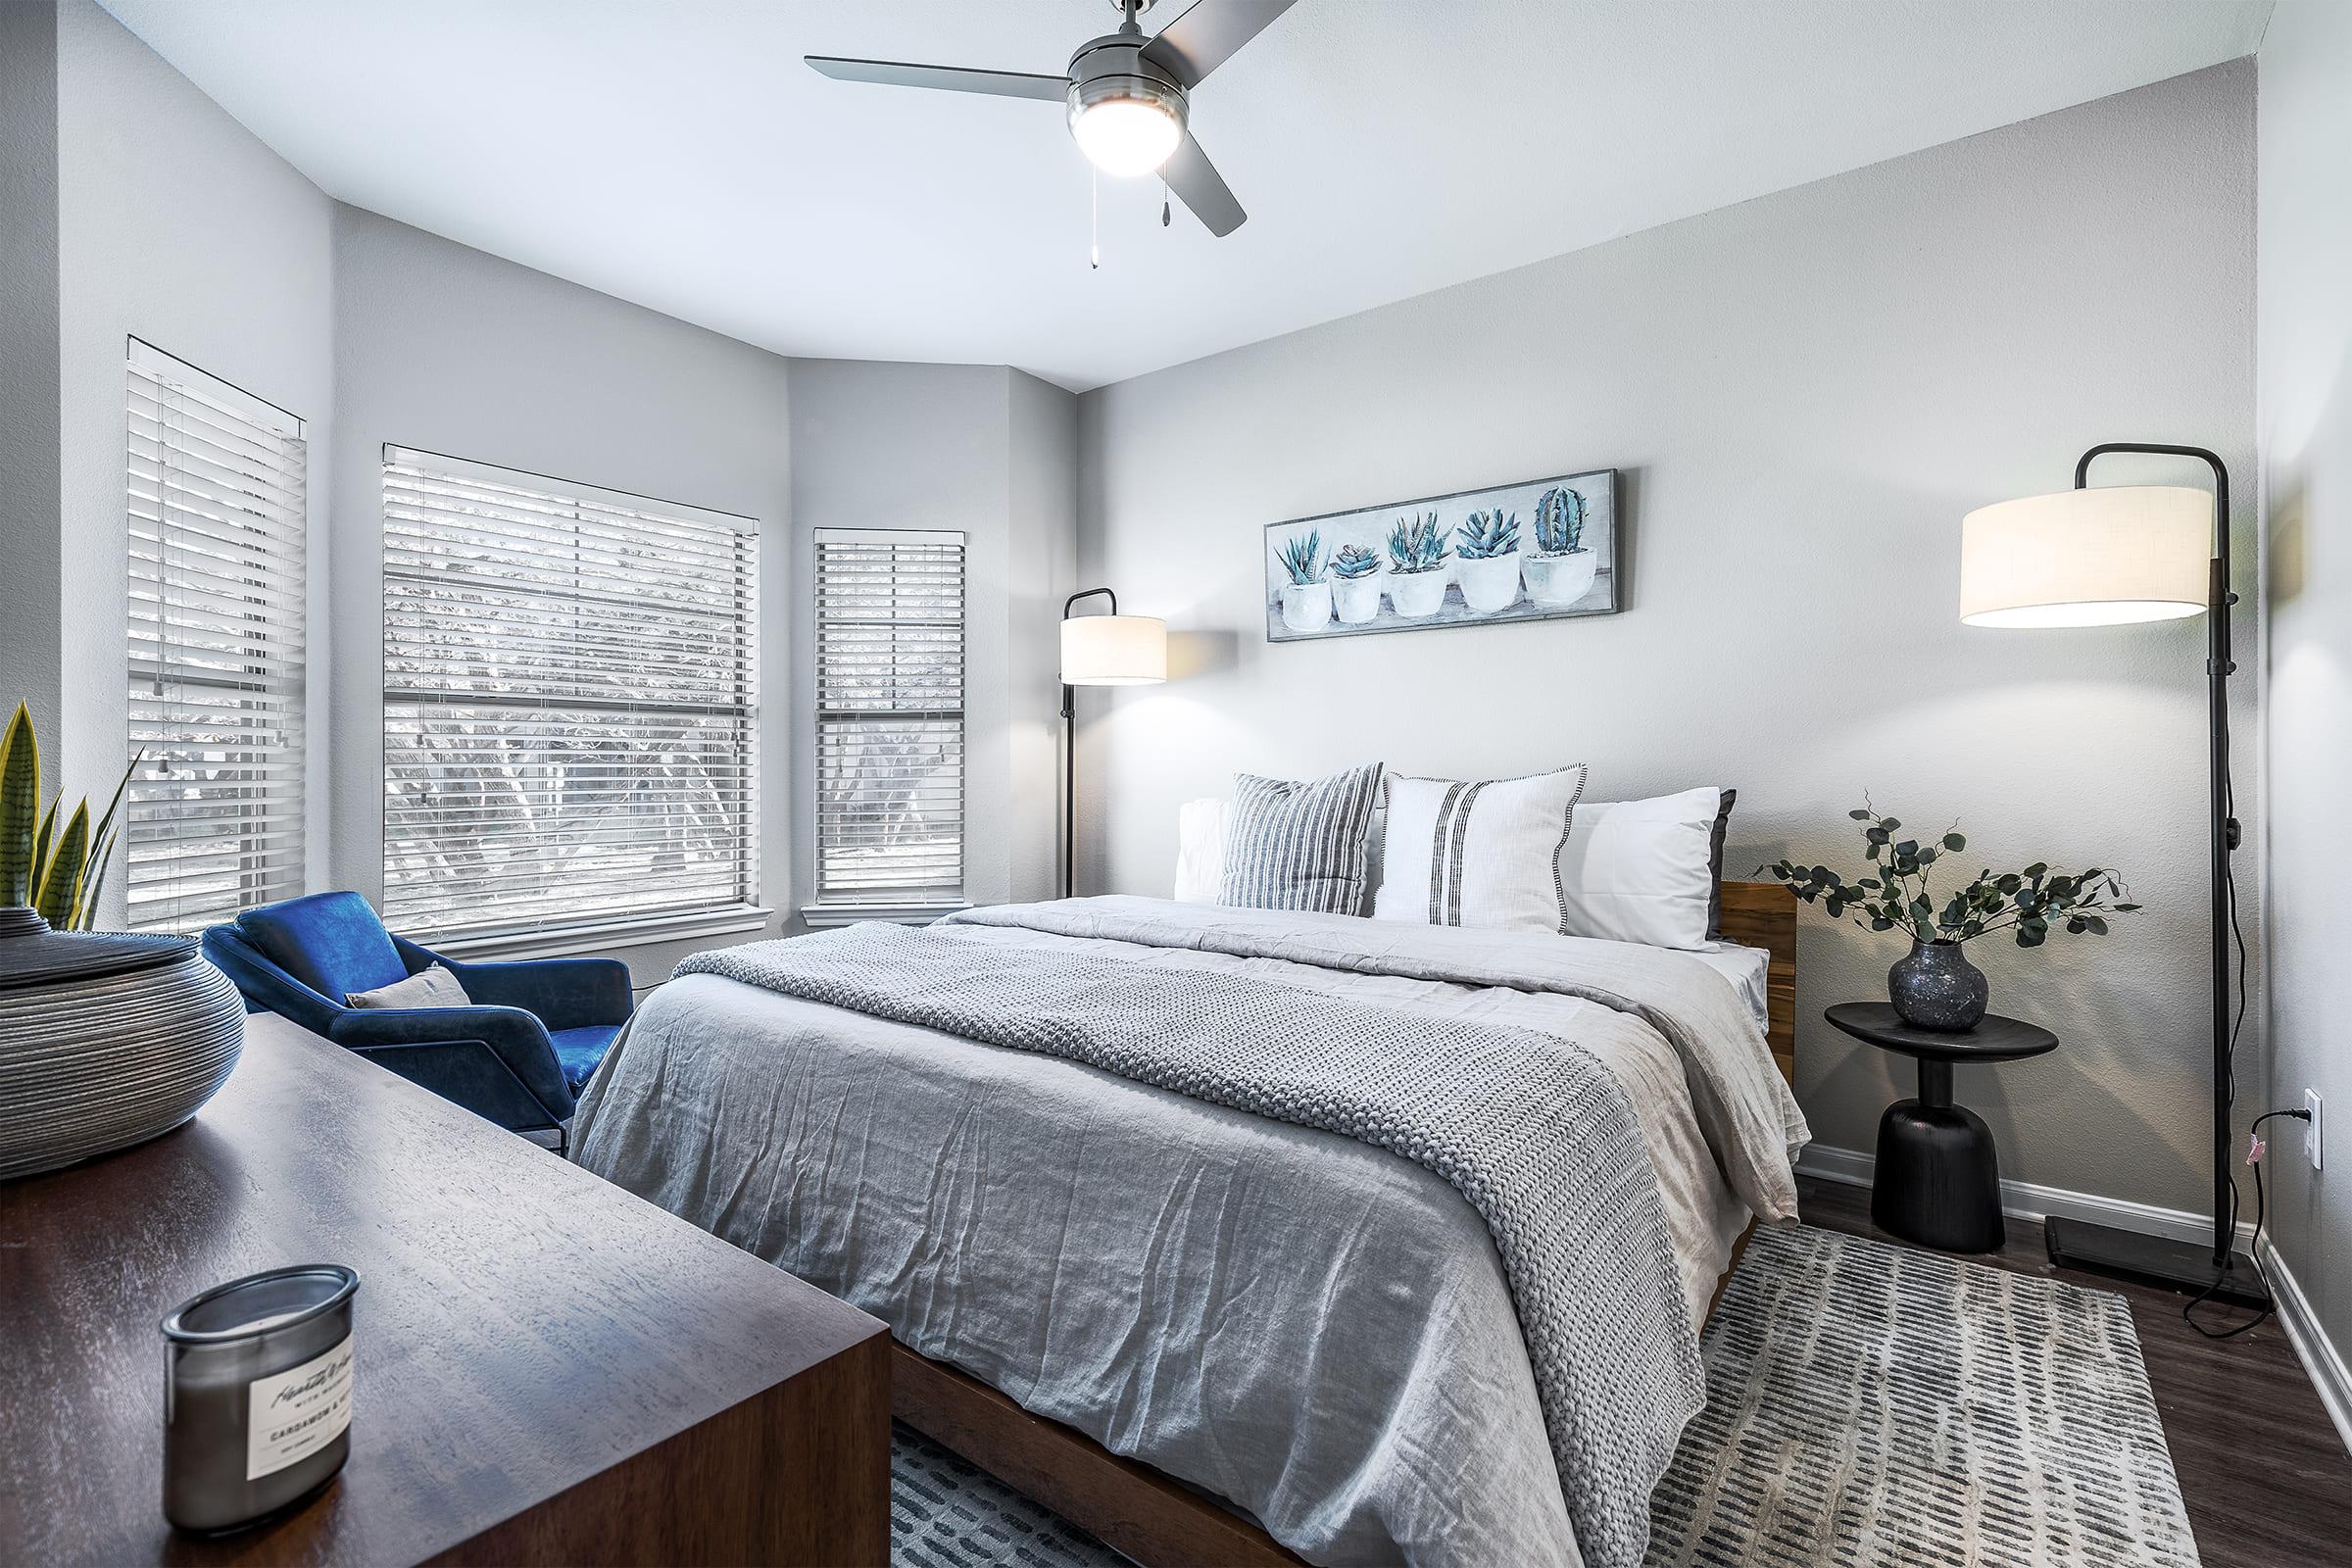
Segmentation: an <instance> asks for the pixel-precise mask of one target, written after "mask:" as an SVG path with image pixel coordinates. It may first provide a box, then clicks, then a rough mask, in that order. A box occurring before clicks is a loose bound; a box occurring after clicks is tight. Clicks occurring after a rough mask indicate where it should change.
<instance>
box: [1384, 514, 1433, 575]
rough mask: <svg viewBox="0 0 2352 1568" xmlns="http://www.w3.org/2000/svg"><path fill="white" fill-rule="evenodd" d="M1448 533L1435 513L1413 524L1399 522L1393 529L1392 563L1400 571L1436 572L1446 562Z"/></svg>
mask: <svg viewBox="0 0 2352 1568" xmlns="http://www.w3.org/2000/svg"><path fill="white" fill-rule="evenodd" d="M1445 563H1446V530H1445V529H1443V528H1441V527H1439V526H1438V515H1437V514H1436V513H1434V512H1432V513H1428V514H1425V515H1418V516H1415V517H1414V518H1413V519H1412V520H1411V521H1410V522H1407V521H1406V520H1405V519H1404V518H1402V517H1399V518H1397V526H1395V527H1394V528H1391V529H1390V530H1389V564H1391V565H1393V566H1395V567H1396V568H1397V570H1398V571H1434V570H1436V569H1437V568H1438V567H1439V566H1441V565H1443V564H1445Z"/></svg>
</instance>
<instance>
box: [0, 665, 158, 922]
mask: <svg viewBox="0 0 2352 1568" xmlns="http://www.w3.org/2000/svg"><path fill="white" fill-rule="evenodd" d="M137 766H138V760H137V759H135V758H134V759H132V760H131V764H130V767H126V768H124V769H123V782H122V783H120V784H117V785H116V786H115V798H114V800H113V801H111V802H109V803H108V805H107V808H106V814H105V815H104V816H102V817H100V818H99V819H98V824H97V826H95V827H92V826H91V825H90V803H89V802H88V801H87V800H86V799H85V800H82V801H80V802H79V803H77V804H76V805H75V806H74V808H73V811H72V812H71V813H69V814H68V815H67V817H66V824H65V827H64V828H63V829H62V830H61V829H60V828H59V827H58V824H57V815H58V809H59V808H60V807H62V806H63V805H65V796H64V793H63V792H62V791H61V792H60V793H59V795H58V798H57V799H55V800H53V801H51V802H50V803H49V808H48V809H47V810H42V809H40V803H41V746H40V742H39V740H38V739H37V738H36V737H35V736H34V735H33V732H32V714H31V712H30V711H27V710H26V709H25V705H24V704H23V703H19V704H18V705H17V711H16V716H15V717H13V718H11V719H10V720H9V721H8V729H7V731H6V732H5V733H0V907H19V908H23V907H30V908H32V909H33V910H35V911H36V912H37V913H39V915H40V916H41V918H42V919H44V920H46V921H48V922H49V923H50V925H52V926H54V927H56V928H57V929H58V930H60V931H87V930H88V929H89V928H90V926H91V923H92V922H93V921H95V920H96V919H97V916H98V895H99V894H100V892H101V891H103V889H104V888H105V885H106V867H107V864H108V862H109V860H110V859H111V858H113V855H114V848H115V840H116V838H117V836H118V835H119V834H120V832H121V829H120V828H118V827H117V826H116V823H115V813H116V812H117V811H118V810H120V809H122V806H123V790H124V789H125V788H127V787H128V786H129V784H130V775H131V771H132V769H133V768H136V767H137Z"/></svg>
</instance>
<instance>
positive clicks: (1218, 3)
mask: <svg viewBox="0 0 2352 1568" xmlns="http://www.w3.org/2000/svg"><path fill="white" fill-rule="evenodd" d="M1291 5H1292V0H1200V3H1199V4H1197V5H1195V6H1194V7H1193V9H1192V10H1190V11H1187V12H1186V13H1185V14H1184V15H1183V16H1181V17H1178V18H1177V19H1176V20H1175V21H1174V22H1171V23H1169V24H1168V25H1166V26H1164V27H1162V28H1160V29H1159V35H1158V36H1157V37H1155V38H1153V39H1152V41H1151V42H1150V43H1148V44H1146V45H1144V58H1145V59H1146V60H1149V61H1151V62H1152V64H1153V65H1155V66H1157V67H1159V69H1160V70H1162V71H1164V72H1166V73H1168V74H1170V75H1172V76H1174V77H1175V78H1176V79H1177V80H1178V81H1180V82H1182V83H1183V84H1184V85H1185V86H1186V87H1187V88H1191V87H1196V86H1199V85H1200V83H1201V77H1203V76H1205V75H1207V74H1208V73H1210V72H1212V71H1214V70H1216V69H1217V68H1218V67H1219V66H1221V65H1223V64H1224V63H1225V62H1226V61H1228V60H1231V59H1232V58H1233V57H1234V55H1235V53H1236V52H1237V51H1239V50H1240V49H1241V47H1242V45H1244V44H1246V43H1248V42H1249V41H1250V39H1252V38H1254V37H1256V36H1257V35H1258V34H1259V33H1260V32H1263V31H1264V30H1265V29H1266V27H1267V26H1268V25H1271V24H1272V23H1273V21H1274V19H1275V18H1276V17H1279V16H1281V15H1282V14H1283V13H1284V12H1285V11H1288V10H1290V9H1291Z"/></svg>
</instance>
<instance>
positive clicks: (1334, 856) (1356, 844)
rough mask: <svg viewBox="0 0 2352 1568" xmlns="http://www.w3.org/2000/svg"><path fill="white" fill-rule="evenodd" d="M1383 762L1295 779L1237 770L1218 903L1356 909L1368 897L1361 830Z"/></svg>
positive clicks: (1335, 911) (1367, 826)
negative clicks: (1366, 893)
mask: <svg viewBox="0 0 2352 1568" xmlns="http://www.w3.org/2000/svg"><path fill="white" fill-rule="evenodd" d="M1380 774H1381V764H1380V763H1378V762H1366V763H1365V764H1364V765H1363V766H1361V767H1351V768H1348V769H1347V770H1346V771H1344V772H1339V773H1333V774H1331V775H1329V776H1328V777H1325V778H1317V779H1309V780H1307V781H1305V782H1304V783H1295V782H1292V781H1290V780H1288V779H1279V778H1259V777H1258V776H1257V775H1256V774H1254V773H1237V774H1235V775H1234V779H1233V807H1232V814H1231V816H1230V817H1229V818H1228V819H1227V823H1226V828H1225V855H1224V859H1223V861H1222V863H1221V865H1220V868H1219V872H1218V876H1217V902H1218V903H1219V904H1226V905H1232V906H1235V907H1239V908H1245V909H1309V910H1314V911H1317V912H1319V913H1323V914H1353V913H1355V912H1356V911H1357V910H1358V909H1360V908H1362V907H1363V902H1364V837H1365V834H1366V832H1367V831H1368V830H1369V829H1370V828H1371V826H1372V808H1373V806H1374V804H1375V803H1377V802H1378V801H1379V799H1380Z"/></svg>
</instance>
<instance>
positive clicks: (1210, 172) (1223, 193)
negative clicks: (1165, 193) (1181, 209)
mask: <svg viewBox="0 0 2352 1568" xmlns="http://www.w3.org/2000/svg"><path fill="white" fill-rule="evenodd" d="M1159 177H1160V178H1162V179H1164V180H1166V181H1167V182H1168V189H1170V190H1172V191H1174V192H1175V193H1176V198H1177V200H1179V201H1181V202H1183V203H1184V205H1185V206H1187V207H1189V208H1191V209H1192V212H1193V216H1194V217H1195V218H1198V219H1199V220H1201V222H1203V223H1206V224H1207V225H1208V231H1209V232H1210V233H1211V234H1214V235H1216V236H1217V238H1219V239H1223V238H1224V237H1225V236H1226V235H1228V234H1230V233H1232V232H1233V231H1234V230H1235V229H1237V228H1239V227H1241V226H1242V224H1243V223H1245V222H1247V221H1249V218H1250V215H1249V214H1248V213H1245V212H1243V211H1242V204H1241V203H1240V202H1237V201H1235V200H1234V199H1233V191H1232V190H1231V188H1229V187H1228V186H1227V185H1226V183H1225V176H1224V175H1222V174H1220V173H1218V172H1217V166H1216V165H1214V164H1212V163H1210V162H1209V161H1208V154H1206V153H1204V152H1202V151H1201V144H1200V143H1199V142H1197V141H1195V140H1194V139H1193V133H1192V132H1191V131H1189V130H1188V131H1186V132H1185V133H1184V140H1182V141H1180V142H1178V143H1177V144H1176V150H1175V151H1174V152H1172V153H1170V154H1168V161H1167V162H1166V163H1164V164H1162V165H1161V166H1160V169H1159Z"/></svg>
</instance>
